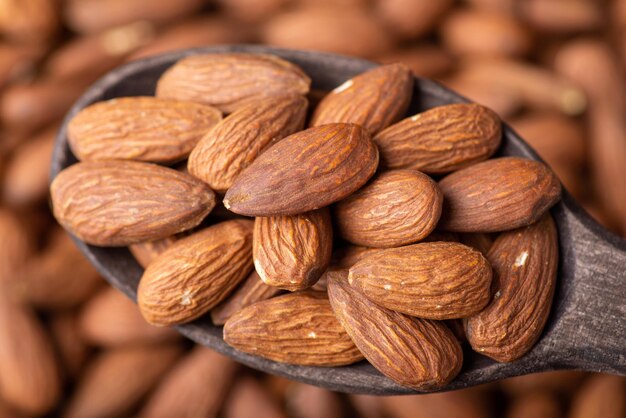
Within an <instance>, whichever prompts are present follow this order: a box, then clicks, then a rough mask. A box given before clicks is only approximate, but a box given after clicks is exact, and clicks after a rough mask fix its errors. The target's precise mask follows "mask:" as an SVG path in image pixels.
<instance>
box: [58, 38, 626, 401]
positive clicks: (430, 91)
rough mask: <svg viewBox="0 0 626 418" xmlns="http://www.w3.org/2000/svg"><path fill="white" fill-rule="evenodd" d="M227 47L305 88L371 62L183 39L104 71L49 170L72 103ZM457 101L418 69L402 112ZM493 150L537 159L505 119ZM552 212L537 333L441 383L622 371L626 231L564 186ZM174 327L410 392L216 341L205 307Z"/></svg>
mask: <svg viewBox="0 0 626 418" xmlns="http://www.w3.org/2000/svg"><path fill="white" fill-rule="evenodd" d="M235 51H237V52H250V53H269V54H275V55H278V56H280V57H283V58H285V59H287V60H289V61H292V62H294V63H296V64H298V65H299V66H300V67H302V68H303V69H304V70H305V71H306V72H307V73H308V75H309V76H310V77H311V79H312V80H313V88H315V89H320V90H330V89H332V88H334V87H336V86H338V85H339V84H341V83H342V82H344V81H345V80H346V79H348V78H351V77H352V76H354V75H356V74H358V73H361V72H363V71H365V70H367V69H369V68H372V67H373V66H375V64H374V63H371V62H368V61H363V60H359V59H355V58H348V57H343V56H338V55H332V54H324V53H315V52H302V51H291V50H283V49H275V48H269V47H264V46H249V45H241V46H220V47H211V48H199V49H190V50H184V51H180V52H175V53H170V54H166V55H161V56H158V57H154V58H149V59H145V60H141V61H136V62H132V63H130V64H127V65H125V66H123V67H120V68H118V69H116V70H114V71H112V72H111V73H109V74H108V75H106V76H105V77H104V78H102V79H101V80H100V81H98V82H97V83H96V84H94V85H93V86H92V87H91V88H89V90H87V92H86V93H85V94H84V95H83V96H82V97H81V99H80V100H79V101H78V102H77V103H76V104H75V105H74V107H72V109H71V110H70V112H69V113H68V115H67V117H66V119H65V121H64V123H63V126H62V128H61V130H60V132H59V134H58V137H57V141H56V144H55V148H54V154H53V161H52V170H51V171H52V172H51V176H52V178H54V177H55V176H56V175H57V174H58V173H59V171H61V170H62V169H63V168H65V167H67V166H69V165H71V164H74V163H75V162H76V159H75V157H74V156H73V155H72V153H71V151H70V150H69V148H68V145H67V136H66V130H67V123H68V121H69V120H70V118H71V117H72V116H73V115H75V114H76V113H77V112H78V111H80V110H81V109H83V108H84V107H86V106H88V105H89V104H91V103H94V102H98V101H101V100H107V99H111V98H114V97H121V96H137V95H153V94H154V89H155V85H156V81H157V79H158V78H159V76H160V75H161V73H163V71H165V69H167V68H168V67H169V66H171V65H172V64H173V63H174V62H176V61H177V60H179V59H180V58H182V57H185V56H188V55H194V54H210V53H218V52H235ZM461 102H467V100H466V99H465V98H463V97H461V96H459V95H458V94H456V93H454V92H452V91H450V90H448V89H446V88H444V87H442V86H441V85H439V84H437V83H435V82H433V81H429V80H424V79H419V78H418V79H416V80H415V88H414V92H413V102H412V104H411V109H410V112H411V113H409V114H413V113H416V112H418V111H423V110H426V109H429V108H431V107H434V106H439V105H444V104H448V103H461ZM546 135H550V133H549V132H547V133H546ZM500 153H501V154H502V155H516V156H521V157H525V158H529V159H533V160H539V157H538V156H537V154H536V153H535V152H534V151H533V150H532V149H531V148H530V147H529V146H528V145H526V143H524V141H523V140H522V139H520V137H519V136H518V135H517V134H516V133H515V132H513V131H512V130H511V128H510V127H508V126H506V125H505V126H504V138H503V145H502V147H501V150H500ZM607 187H610V185H607ZM552 213H553V215H554V218H555V220H556V224H557V227H558V231H559V242H560V264H559V266H560V267H559V274H558V282H557V288H556V293H555V295H554V304H553V307H552V312H551V314H550V318H549V319H548V323H547V325H546V327H545V330H544V332H543V335H542V337H541V339H540V340H539V342H538V343H537V344H536V345H535V346H534V348H533V349H532V350H531V351H530V352H529V353H528V354H527V355H525V356H524V357H522V358H521V359H519V360H517V361H515V362H512V363H497V362H495V361H493V360H491V359H488V358H486V357H483V356H481V355H479V354H477V353H475V352H473V351H471V350H469V349H467V350H466V351H465V360H464V363H463V369H462V371H461V373H460V374H459V375H458V377H457V378H456V379H454V381H452V383H450V385H449V386H447V387H446V388H445V390H453V389H459V388H465V387H468V386H474V385H479V384H481V383H487V382H491V381H494V380H499V379H504V378H506V377H512V376H518V375H523V374H528V373H533V372H540V371H547V370H558V369H580V370H588V371H597V372H608V373H614V374H622V375H623V374H626V240H623V239H621V238H619V237H617V236H616V235H613V234H612V233H610V232H608V231H606V230H605V229H603V228H602V227H601V226H599V225H598V224H597V223H596V222H595V221H593V220H592V219H591V218H590V217H589V215H587V213H586V212H585V211H584V210H583V209H582V208H581V207H580V206H579V205H578V204H577V203H576V202H575V201H574V200H573V199H572V197H571V196H570V195H569V194H568V193H567V192H564V193H563V199H562V201H561V202H560V203H558V204H557V205H556V206H555V207H554V208H553V209H552ZM76 242H77V243H78V246H79V247H80V249H81V250H82V251H83V253H85V255H86V256H87V257H88V258H89V260H90V261H91V262H92V263H93V264H94V265H95V266H96V267H97V268H98V270H99V271H100V272H101V273H102V275H103V276H104V277H105V278H106V280H108V281H109V283H111V284H112V285H113V286H115V287H116V288H118V289H119V290H121V291H122V292H124V293H125V294H126V295H127V296H128V297H130V298H132V299H133V300H135V299H136V296H137V294H136V289H137V283H138V281H139V278H140V276H141V274H142V269H141V267H140V266H139V265H138V264H137V263H136V261H135V259H134V258H133V257H132V256H131V254H130V253H129V252H128V250H126V249H125V248H99V247H94V246H91V245H87V244H85V243H83V242H81V241H79V240H76ZM176 328H177V329H178V331H180V332H181V333H182V334H183V335H185V336H187V337H189V338H190V339H192V340H194V341H196V342H198V343H200V344H203V345H206V346H208V347H211V348H213V349H215V350H217V351H219V352H221V353H223V354H226V355H228V356H230V357H232V358H233V359H235V360H237V361H239V362H241V363H243V364H246V365H248V366H250V367H253V368H255V369H259V370H263V371H265V372H268V373H273V374H277V375H281V376H285V377H287V378H290V379H294V380H300V381H303V382H306V383H310V384H314V385H318V386H322V387H326V388H329V389H333V390H338V391H344V392H354V393H369V394H385V395H389V394H403V393H412V392H413V391H412V390H411V389H408V388H405V387H403V386H400V385H398V384H396V383H394V382H393V381H391V380H389V379H387V378H386V377H384V376H383V375H381V374H380V373H379V372H378V371H377V370H375V369H374V368H373V367H372V366H370V365H369V364H368V363H366V362H361V363H359V364H355V365H352V366H347V367H332V368H322V367H304V366H294V365H289V364H282V363H277V362H274V361H270V360H265V359H263V358H260V357H256V356H252V355H249V354H245V353H242V352H239V351H237V350H235V349H233V348H231V347H230V346H228V345H226V343H224V341H223V340H222V328H221V327H216V326H214V325H213V324H212V323H211V320H210V318H209V317H208V315H207V316H205V317H204V318H201V319H200V320H197V321H195V322H193V323H191V324H187V325H181V326H178V327H176Z"/></svg>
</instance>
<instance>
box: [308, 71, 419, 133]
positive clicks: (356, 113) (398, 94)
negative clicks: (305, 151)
mask: <svg viewBox="0 0 626 418" xmlns="http://www.w3.org/2000/svg"><path fill="white" fill-rule="evenodd" d="M412 94H413V75H412V73H411V70H410V69H409V68H408V67H407V66H406V65H404V64H388V65H382V66H380V67H376V68H373V69H371V70H369V71H366V72H364V73H363V74H359V75H357V76H356V77H354V78H351V79H350V80H348V81H346V82H345V83H343V84H342V85H340V86H339V87H337V88H336V89H334V90H333V91H331V92H330V93H329V94H328V95H326V97H324V98H323V99H322V101H321V102H320V103H319V104H318V105H317V108H316V109H315V113H314V114H313V117H312V119H311V126H320V125H326V124H328V123H336V122H345V123H356V124H357V125H361V126H362V127H364V128H365V129H367V130H368V131H369V132H370V133H371V134H372V135H374V134H375V133H377V132H379V131H381V130H383V129H385V128H386V127H387V126H389V125H391V124H392V123H394V122H396V121H397V120H399V119H400V118H401V117H402V116H403V115H404V114H405V112H406V110H407V108H408V107H409V102H410V101H411V96H412Z"/></svg>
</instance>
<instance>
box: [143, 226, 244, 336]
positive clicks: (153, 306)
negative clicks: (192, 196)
mask: <svg viewBox="0 0 626 418" xmlns="http://www.w3.org/2000/svg"><path fill="white" fill-rule="evenodd" d="M252 228H253V223H252V221H248V220H236V221H226V222H221V223H219V224H216V225H213V226H211V227H209V228H206V229H203V230H201V231H199V232H196V233H194V234H192V235H190V236H188V237H186V238H183V239H181V240H179V241H178V242H176V244H174V245H172V246H171V247H170V248H169V249H168V250H167V251H165V252H164V253H163V254H161V255H160V256H159V257H158V258H157V259H156V260H154V261H153V262H152V263H150V265H149V266H148V268H147V269H146V270H145V272H144V274H143V276H142V277H141V280H140V282H139V288H138V290H137V302H138V304H139V308H140V309H141V313H142V315H143V317H144V318H145V319H146V320H147V321H148V322H149V323H151V324H154V325H174V324H180V323H184V322H189V321H192V320H194V319H196V318H198V317H200V316H201V315H204V314H205V313H206V312H208V311H209V310H211V309H212V308H213V307H214V306H216V305H217V304H218V303H220V302H221V301H222V300H224V299H225V298H226V297H227V296H228V295H229V294H230V293H231V292H232V291H233V290H234V288H235V287H236V286H237V284H239V282H241V281H242V280H243V279H245V278H246V277H247V276H248V274H249V273H250V270H251V269H252Z"/></svg>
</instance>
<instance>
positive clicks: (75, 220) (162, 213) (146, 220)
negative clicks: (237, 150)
mask: <svg viewBox="0 0 626 418" xmlns="http://www.w3.org/2000/svg"><path fill="white" fill-rule="evenodd" d="M50 191H51V195H52V205H53V210H54V216H55V217H56V218H57V220H58V221H59V223H60V224H61V225H63V227H64V228H65V229H67V230H69V231H70V232H71V233H72V234H74V235H76V236H78V237H79V238H80V239H81V240H83V241H85V242H87V243H89V244H93V245H100V246H122V245H129V244H134V243H137V242H143V241H152V240H155V239H160V238H165V237H167V236H170V235H173V234H175V233H178V232H182V231H185V230H187V229H191V228H193V227H195V226H196V225H198V224H199V223H200V221H202V219H204V217H205V216H206V215H207V214H208V213H209V212H210V211H211V209H213V206H215V194H214V193H213V191H212V190H211V189H210V188H209V187H208V186H207V185H205V184H204V183H202V182H201V181H200V180H197V179H196V178H194V177H191V176H189V175H186V174H183V173H180V172H178V171H176V170H172V169H170V168H166V167H160V166H157V165H154V164H148V163H141V162H134V161H85V162H80V163H77V164H74V165H72V166H70V167H69V168H66V169H65V170H63V171H62V172H61V173H59V175H58V176H57V177H56V178H55V179H54V181H53V182H52V185H51V190H50Z"/></svg>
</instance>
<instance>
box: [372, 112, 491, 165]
mask: <svg viewBox="0 0 626 418" xmlns="http://www.w3.org/2000/svg"><path fill="white" fill-rule="evenodd" d="M501 139H502V128H501V122H500V118H499V117H498V115H497V114H496V113H495V112H493V111H492V110H490V109H488V108H486V107H484V106H481V105H478V104H474V103H469V104H452V105H445V106H439V107H435V108H433V109H430V110H427V111H425V112H423V113H418V114H416V115H414V116H411V117H409V118H406V119H404V120H402V121H400V122H398V123H396V124H395V125H391V126H390V127H389V128H387V129H385V130H384V131H382V132H380V133H378V134H377V135H375V136H374V142H376V145H377V146H378V149H379V150H380V161H381V164H382V165H384V166H385V167H387V168H412V169H415V170H420V171H423V172H425V173H429V174H439V173H447V172H450V171H454V170H458V169H460V168H463V167H467V166H469V165H471V164H473V163H476V162H478V161H483V160H486V159H487V158H489V157H490V156H491V155H492V154H493V153H494V152H495V151H496V149H497V148H498V146H499V145H500V141H501Z"/></svg>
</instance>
